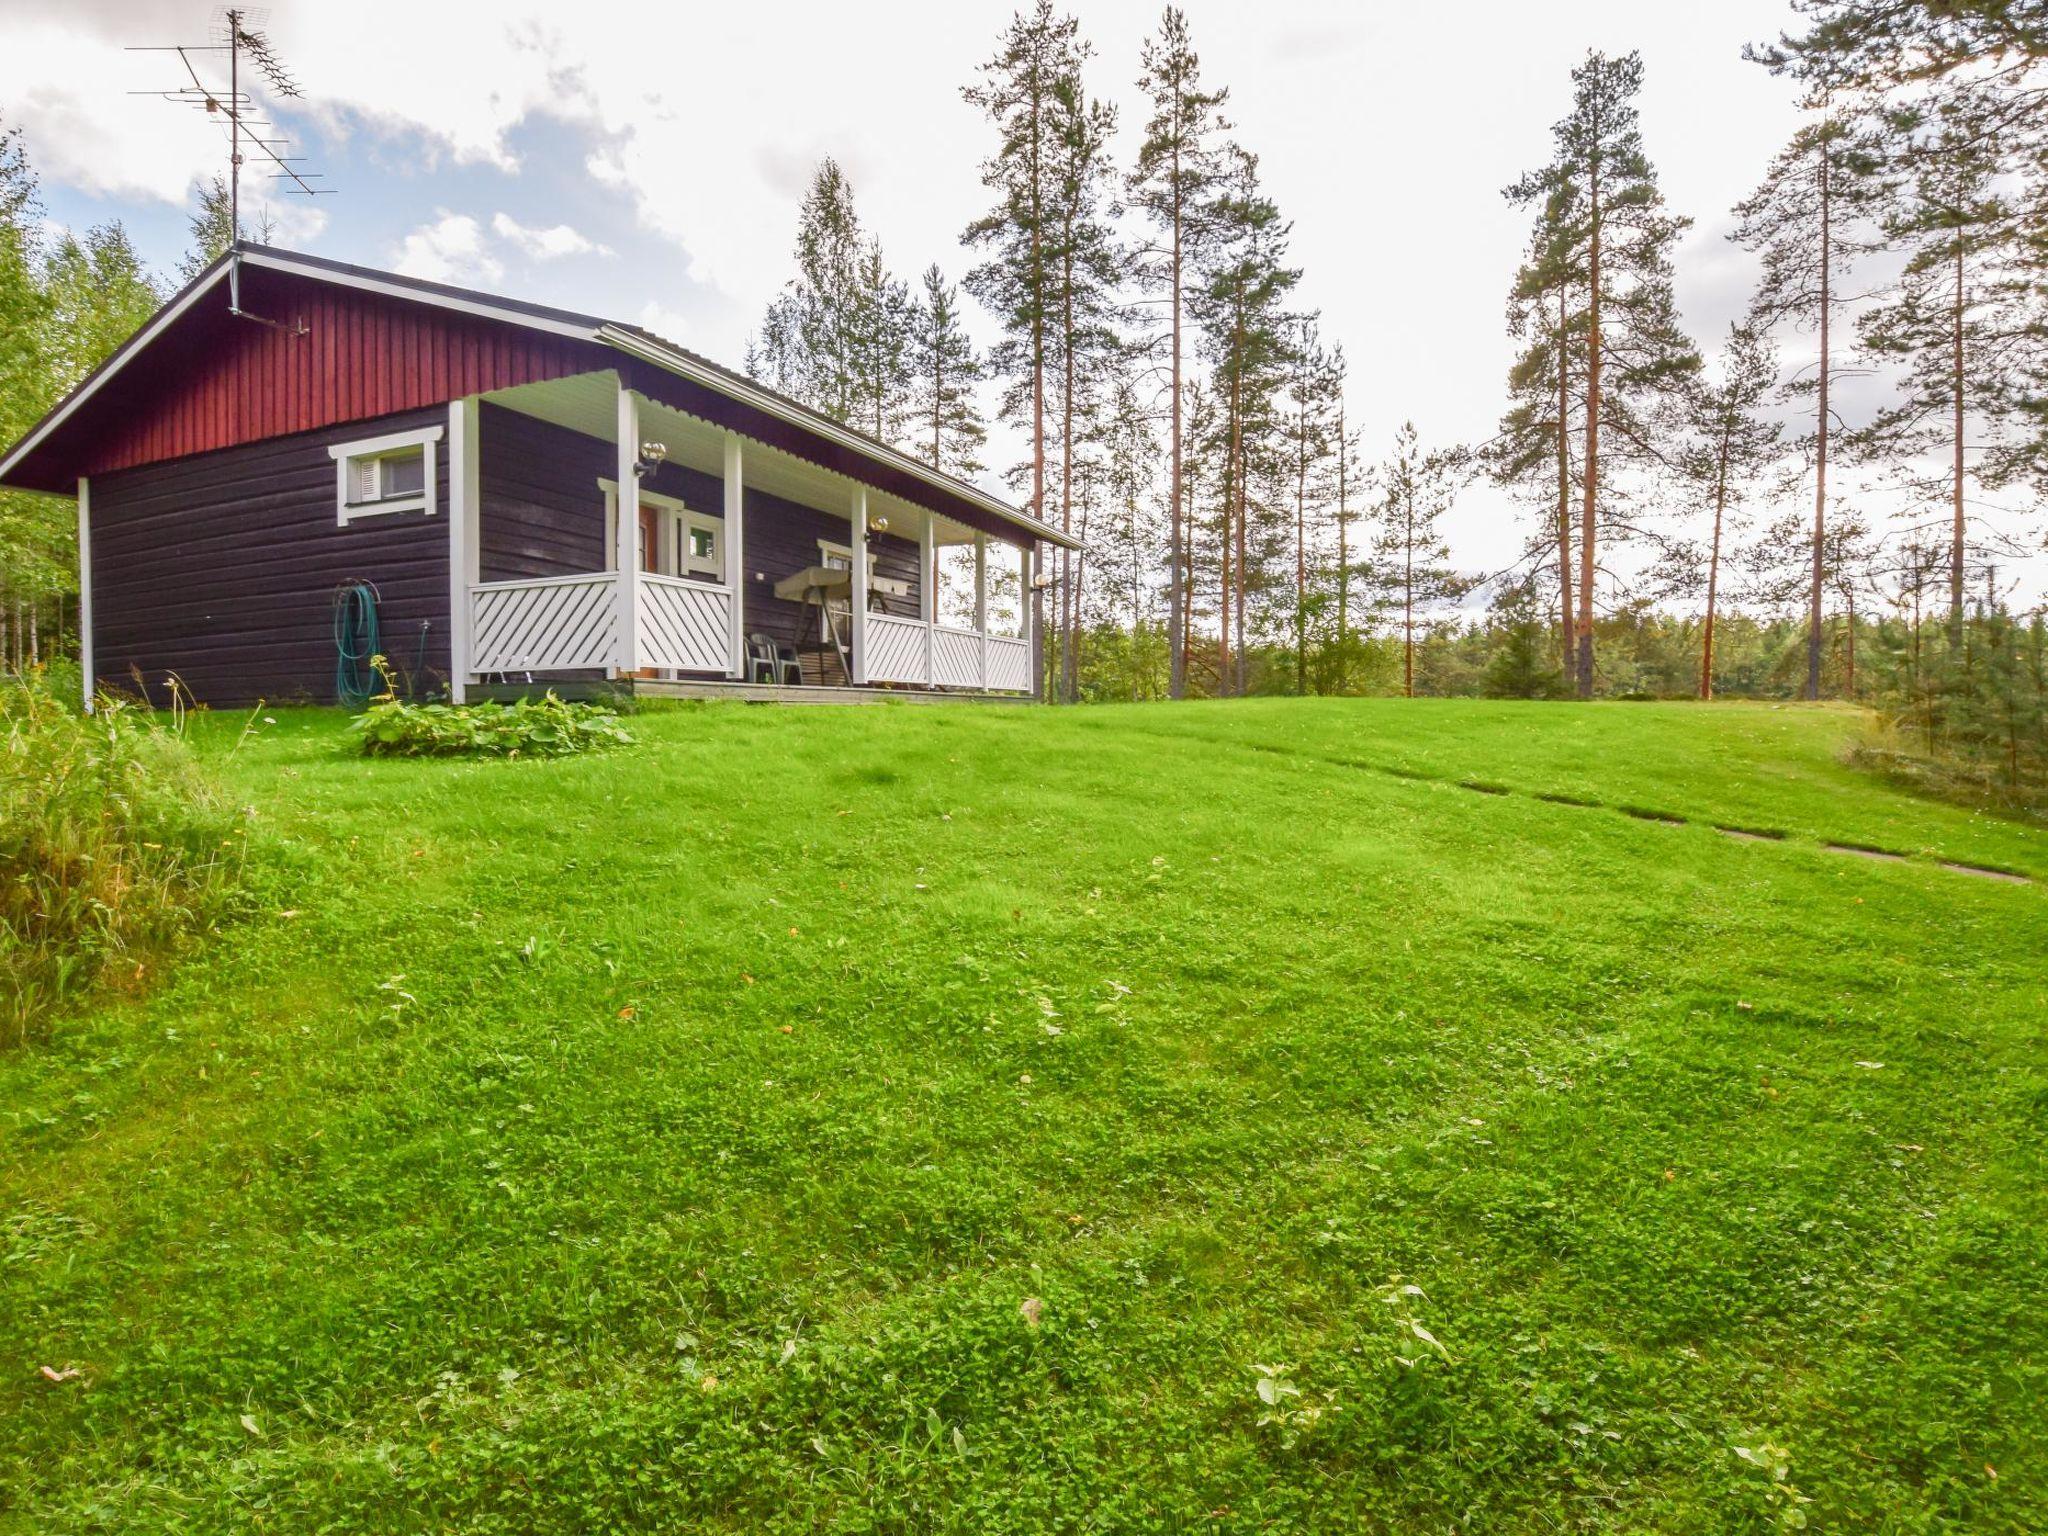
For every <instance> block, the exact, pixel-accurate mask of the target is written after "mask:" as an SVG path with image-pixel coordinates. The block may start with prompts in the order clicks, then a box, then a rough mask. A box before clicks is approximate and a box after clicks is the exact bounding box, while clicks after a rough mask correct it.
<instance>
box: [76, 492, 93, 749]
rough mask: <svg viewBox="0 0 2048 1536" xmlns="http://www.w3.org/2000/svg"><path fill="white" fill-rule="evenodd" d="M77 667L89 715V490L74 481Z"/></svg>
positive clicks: (90, 513) (90, 569)
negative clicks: (76, 495) (82, 678)
mask: <svg viewBox="0 0 2048 1536" xmlns="http://www.w3.org/2000/svg"><path fill="white" fill-rule="evenodd" d="M78 666H79V670H80V671H81V672H83V673H84V674H85V712H86V713H87V714H88V715H89V714H91V713H92V696H93V686H92V487H91V486H90V485H89V484H88V483H87V481H86V477H85V476H84V475H80V476H79V477H78Z"/></svg>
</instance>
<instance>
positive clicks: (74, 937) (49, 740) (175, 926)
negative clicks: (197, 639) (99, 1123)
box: [0, 672, 248, 1043]
mask: <svg viewBox="0 0 2048 1536" xmlns="http://www.w3.org/2000/svg"><path fill="white" fill-rule="evenodd" d="M75 697H76V694H75V693H68V692H67V693H62V694H60V693H59V692H58V690H57V686H56V685H54V684H53V682H52V680H51V679H50V678H49V677H48V676H46V675H45V674H43V673H40V672H31V673H29V674H27V675H26V676H0V1042H12V1043H19V1042H20V1041H22V1040H24V1039H26V1038H27V1037H28V1036H29V1035H31V1034H32V1033H34V1032H36V1031H37V1030H38V1029H39V1028H40V1027H41V1025H42V1024H43V1023H44V1022H45V1021H46V1020H47V1018H48V1016H49V1014H50V1012H51V1010H52V1009H53V1008H54V1007H56V1006H57V1005H58V1004H59V1003H60V1002H61V1001H62V1000H63V999H65V998H66V997H68V996H73V995H76V994H78V993H80V992H83V991H84V990H86V989H87V988H90V987H92V986H93V985H95V984H96V983H99V982H101V981H103V980H104V981H107V982H109V983H115V982H119V983H122V984H132V983H133V982H135V981H138V980H140V979H141V978H142V976H143V975H144V974H145V973H146V972H147V970H148V969H149V967H150V966H151V964H152V963H153V962H154V961H155V960H157V959H158V958H161V957H163V956H165V955H167V954H169V953H171V952H173V951H174V950H175V949H176V947H177V946H178V945H179V944H180V943H181V942H183V941H184V940H185V939H187V938H188V937H189V936H191V935H193V934H195V933H198V932H201V931H203V930H205V929H206V928H208V927H210V926H211V925H212V924H213V923H215V922H216V921H218V920H219V918H220V917H221V916H222V915H223V914H224V913H225V911H226V910H227V908H228V907H229V906H230V904H231V903H232V901H233V900H234V896H235V893H236V891H237V889H238V887H239V886H240V884H241V880H242V875H243V870H244V865H245V862H246V859H247V842H248V836H247V824H246V819H245V817H244V816H243V815H242V814H241V813H240V812H238V811H237V810H235V809H234V808H233V807H231V806H229V805H228V804H227V803H226V802H225V801H224V800H223V798H222V797H221V795H220V793H219V791H218V790H217V789H216V788H215V787H214V785H213V784H212V783H211V782H210V780H209V779H208V778H207V776H206V775H205V773H203V772H202V771H201V768H200V766H199V764H198V763H197V762H196V761H195V760H194V758H193V756H192V753H191V752H190V750H189V749H188V747H187V746H186V743H185V741H184V739H183V736H182V733H181V731H180V729H179V728H178V725H177V723H175V722H174V723H172V724H165V723H162V722H160V721H159V720H158V719H157V718H156V717H155V716H153V715H151V714H149V713H148V712H147V711H144V710H142V709H140V708H138V707H136V706H134V705H132V704H129V703H127V702H124V701H122V700H119V699H113V698H104V699H102V700H101V701H100V704H99V707H98V709H97V711H96V712H95V713H94V714H91V715H87V714H84V713H82V712H81V711H80V710H79V709H78V708H77V706H76V705H75V704H72V703H70V702H69V699H71V698H75Z"/></svg>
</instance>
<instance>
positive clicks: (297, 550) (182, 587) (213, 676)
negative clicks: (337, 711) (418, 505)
mask: <svg viewBox="0 0 2048 1536" xmlns="http://www.w3.org/2000/svg"><path fill="white" fill-rule="evenodd" d="M447 419H448V413H447V410H446V408H445V407H444V408H440V409H434V410H423V411H410V412H406V413H403V414H400V415H395V416H387V417H384V418H382V419H380V420H376V421H366V422H355V423H352V424H350V425H348V426H345V427H332V428H328V429H325V430H323V431H319V432H308V433H300V434H296V435H294V436H290V437H281V438H276V439H273V440H271V441H269V442H263V443H253V444H249V445H247V446H244V447H237V448H224V449H221V450H218V451H216V452H212V453H202V454H197V455H194V456H192V457H190V458H184V459H179V460H177V461H175V462H173V463H168V464H154V465H148V466H144V467H142V468H139V469H127V470H118V471H115V472H114V473H111V474H107V475H100V476H95V477H94V478H93V480H92V485H91V502H92V512H91V517H92V608H93V646H94V650H93V662H94V668H93V670H94V672H95V673H96V674H97V676H98V677H99V679H100V680H101V681H102V682H103V683H104V684H106V685H108V686H110V687H115V688H120V689H125V690H127V691H130V692H133V691H136V689H137V686H138V685H137V680H136V675H137V674H140V677H141V679H142V687H143V689H144V690H145V691H146V692H147V693H148V696H149V698H150V699H151V701H152V702H154V703H156V704H159V705H161V704H163V703H164V702H166V698H167V693H166V676H167V674H171V673H175V674H177V676H178V677H179V678H181V679H182V680H183V682H184V684H185V686H186V687H187V688H188V689H190V690H191V692H192V693H193V695H195V696H196V697H197V698H199V699H200V700H201V701H203V702H205V703H208V704H241V703H248V702H251V701H253V700H255V699H259V698H262V699H268V700H271V701H273V702H279V703H284V702H295V701H311V702H316V703H326V702H332V700H333V697H334V667H335V645H334V634H333V614H332V607H331V602H332V597H333V593H334V589H335V588H336V587H337V586H338V585H340V584H341V583H343V582H345V581H350V580H354V579H357V578H361V579H364V580H367V581H370V582H373V583H374V584H375V585H376V587H377V589H378V591H379V593H380V594H381V596H382V604H381V619H382V627H383V644H384V649H385V651H386V653H387V654H388V655H389V656H390V657H391V658H392V659H393V661H394V662H396V663H397V664H398V665H399V666H401V667H402V668H404V669H407V670H411V669H413V668H414V667H415V666H416V665H418V663H419V662H420V659H421V656H422V651H421V645H422V636H423V635H424V643H425V650H424V666H425V670H426V671H427V672H428V673H429V674H431V677H432V680H433V681H434V682H435V683H437V684H438V683H439V682H440V681H441V680H443V679H445V678H446V675H447V669H448V518H447V507H448V441H447V437H446V435H445V433H444V434H443V437H442V440H441V441H440V442H439V443H437V444H436V445H435V466H436V474H437V477H438V486H437V489H436V492H435V504H436V508H437V510H436V513H435V515H434V516H432V517H427V516H425V515H423V514H421V513H416V512H413V513H392V514H386V515H383V516H379V517H367V518H362V519H359V520H357V521H355V522H353V523H351V524H349V525H348V526H347V527H341V526H339V525H337V523H336V521H335V472H334V461H333V459H332V458H330V457H329V456H328V453H327V449H328V445H329V444H332V443H342V442H349V441H353V440H355V439H358V438H368V437H376V436H380V435H382V434H384V433H387V432H401V431H406V430H409V429H411V428H414V427H424V426H434V425H441V424H444V423H445V422H446V421H447ZM600 516H601V514H600Z"/></svg>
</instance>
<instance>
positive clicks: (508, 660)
mask: <svg viewBox="0 0 2048 1536" xmlns="http://www.w3.org/2000/svg"><path fill="white" fill-rule="evenodd" d="M617 585H618V584H617V582H616V580H615V579H614V577H613V574H612V573H611V572H610V571H592V572H588V573H584V574H579V575H574V576H546V577H538V578H535V579H533V580H528V581H487V582H484V583H482V584H480V585H477V586H473V587H471V588H470V589H469V603H470V634H471V637H472V639H471V653H470V654H471V656H472V658H473V659H472V661H471V668H472V670H473V671H474V673H475V674H477V675H479V676H490V675H492V674H497V673H508V672H509V673H517V672H567V671H591V670H604V669H611V668H616V667H617V666H618V665H619V652H620V649H621V648H620V646H619V643H618V625H619V614H618V608H619V604H618V590H617ZM637 585H638V587H639V596H640V603H639V632H640V634H639V639H640V644H639V663H638V664H639V665H640V666H642V667H661V668H671V669H673V670H675V671H678V672H699V673H702V672H712V673H717V674H719V675H721V676H730V675H732V674H733V672H734V670H735V666H736V663H735V660H734V658H733V655H732V636H733V633H734V629H735V626H734V624H733V622H732V605H733V590H732V588H731V587H728V586H721V585H718V584H716V583H714V582H708V581H689V580H685V579H684V578H682V577H678V576H658V575H655V574H654V573H652V572H642V573H641V575H640V579H639V581H638V583H637ZM865 628H866V639H867V678H868V681H869V682H871V683H907V684H910V685H912V686H915V687H929V686H936V687H940V688H977V689H980V688H985V689H989V690H991V691H994V692H999V693H1029V692H1030V691H1031V645H1030V643H1029V642H1028V641H1025V640H1021V639H1018V638H1016V637H1014V636H1011V635H984V634H982V633H981V631H979V630H974V629H954V628H951V627H949V626H947V625H944V624H927V623H925V622H924V621H923V620H922V619H906V618H899V617H898V616H896V615H895V614H889V613H870V614H868V615H867V624H866V626H865Z"/></svg>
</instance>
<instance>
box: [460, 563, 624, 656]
mask: <svg viewBox="0 0 2048 1536" xmlns="http://www.w3.org/2000/svg"><path fill="white" fill-rule="evenodd" d="M469 605H470V606H469V615H470V618H469V623H470V629H469V633H470V658H471V660H470V665H471V667H472V668H473V669H474V670H476V671H478V672H482V673H492V672H562V671H569V670H572V669H580V668H586V667H608V666H610V665H611V664H612V661H613V659H614V658H615V657H616V656H617V655H618V650H619V645H618V602H617V600H616V599H615V597H614V595H613V591H612V578H611V575H610V573H608V572H605V571H597V572H594V573H592V574H589V575H577V576H548V577H542V578H538V579H536V580H532V581H491V582H485V583H484V584H483V585H481V586H475V587H471V588H470V589H469Z"/></svg>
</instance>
